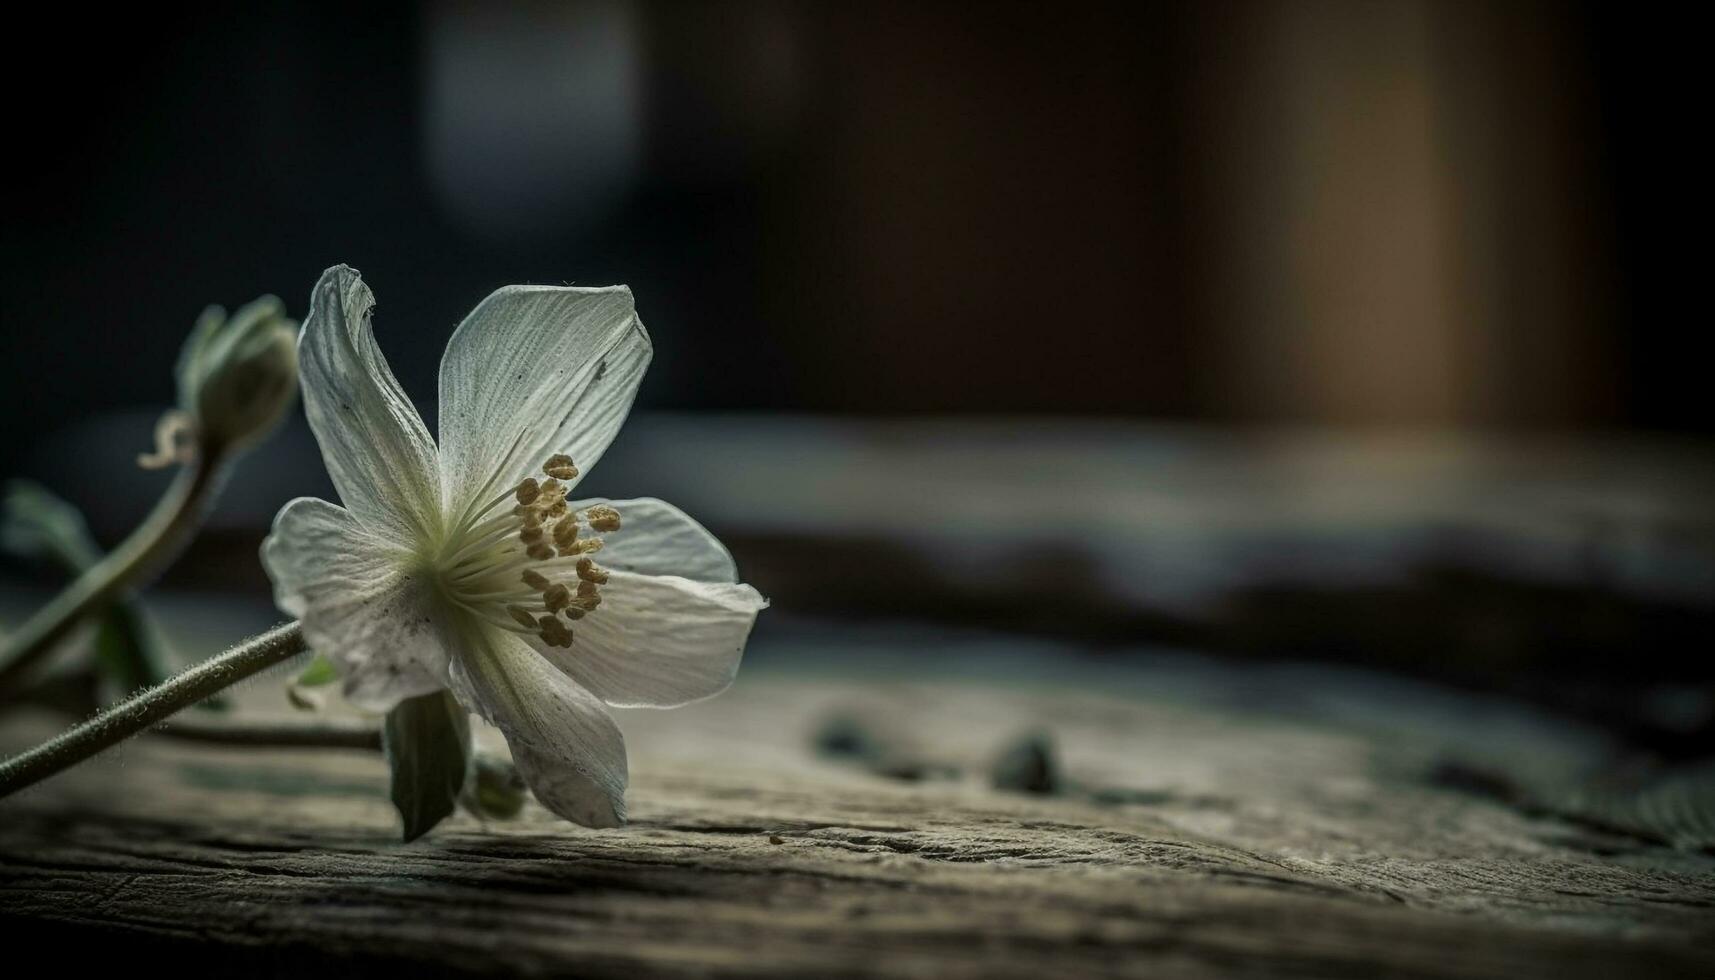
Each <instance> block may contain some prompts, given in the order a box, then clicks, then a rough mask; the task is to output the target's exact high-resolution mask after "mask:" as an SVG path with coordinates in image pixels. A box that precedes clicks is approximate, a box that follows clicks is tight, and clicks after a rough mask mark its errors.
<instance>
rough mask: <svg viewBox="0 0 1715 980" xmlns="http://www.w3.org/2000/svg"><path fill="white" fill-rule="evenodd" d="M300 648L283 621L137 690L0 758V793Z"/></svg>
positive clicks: (294, 631) (291, 626)
mask: <svg viewBox="0 0 1715 980" xmlns="http://www.w3.org/2000/svg"><path fill="white" fill-rule="evenodd" d="M303 651H304V635H303V633H302V632H300V631H299V629H298V624H297V623H287V624H286V625H284V626H276V627H275V628H273V629H271V630H269V631H268V632H266V633H263V634H262V635H261V636H258V637H256V638H255V639H252V640H247V641H245V642H243V643H240V644H239V645H237V646H235V647H233V648H232V649H230V650H228V651H226V652H225V653H222V654H220V655H218V656H215V657H211V658H210V659H208V660H205V661H203V662H202V663H200V664H197V665H196V666H194V667H191V668H188V669H187V670H184V671H183V672H181V673H178V674H175V675H173V676H172V677H170V678H168V679H167V680H166V681H164V682H162V683H161V684H160V685H158V686H156V687H152V688H150V689H149V690H147V691H140V692H138V693H137V694H133V695H132V696H131V697H128V698H126V699H125V700H123V701H121V702H119V703H118V704H116V705H114V706H113V707H111V708H108V709H106V710H104V711H102V712H101V713H100V714H98V715H96V716H95V717H94V718H91V719H90V720H88V721H86V722H84V723H83V724H81V725H79V726H77V727H76V728H73V729H71V730H70V731H68V732H64V733H62V734H60V735H57V736H55V737H54V738H52V739H49V740H48V741H46V742H43V743H42V744H41V745H38V746H36V747H35V748H33V749H30V750H29V751H27V752H24V753H23V754H21V755H17V756H14V757H13V758H11V759H7V760H6V761H5V762H3V763H0V797H6V796H10V795H11V794H13V793H16V792H17V791H18V790H21V789H23V788H24V787H26V786H29V785H31V784H33V783H36V782H39V781H41V780H43V779H46V778H48V777H49V776H52V775H53V774H54V773H56V772H59V771H60V770H62V769H66V768H68V767H70V766H72V765H74V764H76V763H79V762H82V761H83V760H85V759H87V758H89V757H90V756H92V755H95V754H96V753H97V752H100V751H101V750H103V749H105V748H108V747H109V746H112V745H114V744H116V743H118V742H120V741H122V740H123V739H126V738H128V737H130V736H132V735H135V734H137V733H138V732H141V731H143V730H145V729H147V728H149V727H150V726H152V725H154V724H155V723H156V722H159V721H161V720H162V719H164V718H166V717H168V716H170V715H172V714H173V713H174V712H175V711H178V710H179V709H180V708H184V707H187V706H189V705H192V704H195V703H196V702H198V701H201V700H202V699H203V698H206V697H208V696H209V695H211V694H214V693H215V692H216V691H219V690H222V689H223V688H226V687H230V686H231V685H233V684H236V683H237V682H239V681H241V680H243V679H244V678H246V677H249V676H251V675H252V674H255V673H257V672H259V671H263V670H266V669H268V668H269V667H272V666H274V665H275V664H280V663H285V662H286V661H287V660H290V659H291V658H292V657H295V656H297V655H298V654H300V653H302V652H303Z"/></svg>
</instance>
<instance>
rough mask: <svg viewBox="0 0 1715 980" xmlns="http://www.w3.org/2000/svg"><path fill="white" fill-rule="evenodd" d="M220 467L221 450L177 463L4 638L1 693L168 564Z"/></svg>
mask: <svg viewBox="0 0 1715 980" xmlns="http://www.w3.org/2000/svg"><path fill="white" fill-rule="evenodd" d="M223 470H224V467H223V466H222V463H221V459H220V454H218V453H213V452H210V453H208V454H207V455H204V456H200V457H199V458H198V460H197V461H196V462H194V463H191V464H189V465H187V466H185V467H184V468H183V469H181V470H180V471H179V475H178V476H177V477H176V478H175V479H174V480H173V483H172V485H171V486H170V487H168V488H167V492H166V494H165V495H164V496H162V497H161V500H160V502H159V503H157V504H156V505H155V509H154V510H153V511H151V512H150V513H149V516H148V518H147V519H145V520H144V521H143V523H142V524H139V525H138V526H137V529H136V530H135V531H132V532H131V536H130V537H128V538H126V539H125V540H124V541H123V542H122V543H121V544H120V545H119V547H117V548H115V549H113V551H112V552H110V553H109V554H108V555H107V557H105V558H103V559H101V561H99V562H97V563H96V564H95V565H94V566H93V567H91V568H90V569H89V570H88V571H87V572H85V573H83V574H82V575H80V576H78V577H77V580H76V581H74V582H73V583H72V584H70V585H68V586H66V588H65V589H64V590H63V591H62V592H60V594H59V595H57V596H54V598H53V601H51V602H49V603H48V604H47V605H45V606H43V607H42V608H41V609H38V610H37V611H36V613H35V615H33V616H31V617H30V618H29V619H28V620H27V621H25V623H24V624H23V625H22V626H20V627H18V630H17V632H15V633H13V634H12V635H10V636H8V637H7V638H6V642H5V645H4V646H3V647H0V696H3V695H6V694H10V693H12V692H13V691H16V690H17V689H18V687H19V686H20V685H21V682H22V681H23V680H24V678H25V676H26V675H27V674H28V673H29V672H30V671H31V670H32V669H33V668H34V667H36V666H37V664H38V663H39V662H40V661H41V660H42V658H43V657H45V656H47V655H48V654H49V653H50V652H51V651H52V650H53V648H54V644H55V642H56V641H58V640H59V639H60V638H61V637H63V636H65V634H66V633H67V632H68V631H70V630H71V628H72V627H74V626H76V625H77V624H78V623H79V622H80V621H81V620H83V618H84V617H86V616H88V615H90V614H92V613H96V612H100V611H101V610H103V609H105V608H106V607H107V606H108V605H109V604H110V603H111V602H112V601H113V600H114V599H115V598H117V597H118V595H119V594H120V592H121V591H122V590H124V589H126V588H130V587H134V586H137V585H140V584H142V582H143V581H144V580H145V579H146V578H147V577H148V576H150V575H153V574H154V573H156V572H158V571H159V570H160V568H161V566H162V565H164V564H166V562H167V561H168V560H169V559H170V558H171V557H172V556H173V554H175V553H176V552H177V551H178V549H179V548H180V546H182V545H183V544H184V543H185V541H186V540H187V539H188V538H189V537H190V534H191V532H193V531H195V530H196V527H197V525H198V524H199V523H200V522H201V520H202V512H203V505H204V504H205V503H206V502H207V501H208V499H209V497H210V496H212V494H213V492H214V491H215V489H216V488H217V487H219V486H220V482H221V478H222V476H223Z"/></svg>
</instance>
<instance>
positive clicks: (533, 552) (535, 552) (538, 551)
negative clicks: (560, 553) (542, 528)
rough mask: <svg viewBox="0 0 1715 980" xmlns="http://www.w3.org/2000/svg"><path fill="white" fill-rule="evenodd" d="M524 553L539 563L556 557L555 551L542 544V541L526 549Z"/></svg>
mask: <svg viewBox="0 0 1715 980" xmlns="http://www.w3.org/2000/svg"><path fill="white" fill-rule="evenodd" d="M524 553H525V554H527V555H529V556H530V557H531V558H534V559H536V560H537V561H547V560H548V559H550V558H552V557H554V549H552V548H550V547H548V546H547V544H545V543H544V542H541V541H538V542H536V543H535V544H533V545H531V546H530V547H528V548H526V549H524Z"/></svg>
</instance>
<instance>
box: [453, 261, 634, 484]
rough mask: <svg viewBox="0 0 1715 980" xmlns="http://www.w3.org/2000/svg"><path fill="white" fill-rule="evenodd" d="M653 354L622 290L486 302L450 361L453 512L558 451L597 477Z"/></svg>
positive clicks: (522, 295) (504, 296) (456, 340)
mask: <svg viewBox="0 0 1715 980" xmlns="http://www.w3.org/2000/svg"><path fill="white" fill-rule="evenodd" d="M651 353H652V348H651V346H650V342H649V334H648V332H646V331H645V330H644V329H643V324H642V322H640V321H639V320H638V319H637V312H636V309H635V308H634V307H633V305H632V300H631V290H630V289H629V288H627V287H625V286H608V287H604V288H600V289H586V288H556V287H551V286H507V287H505V288H504V289H500V290H497V291H495V292H494V293H492V294H490V295H489V297H488V298H487V299H485V300H483V301H482V302H481V303H479V304H477V307H476V309H474V310H472V311H471V312H470V315H469V316H467V317H465V319H464V322H463V323H461V324H459V328H458V330H457V331H455V332H454V333H453V337H452V340H450V341H448V342H447V352H446V356H445V357H443V358H442V359H441V384H440V389H441V408H440V411H441V483H442V487H443V499H444V500H445V501H446V505H447V509H448V511H449V512H450V513H458V512H459V511H460V510H462V509H463V507H465V506H466V505H468V504H471V503H473V502H477V501H485V500H486V499H487V498H489V497H491V496H493V495H494V494H495V493H496V492H499V491H503V490H504V489H505V488H506V487H508V486H510V485H512V484H514V483H516V482H518V481H519V480H522V479H523V478H524V477H526V476H529V475H530V474H531V473H533V472H535V470H536V467H538V466H540V465H541V464H542V462H543V461H544V460H546V459H547V458H548V457H549V456H551V455H553V454H555V453H567V454H569V455H570V456H571V457H572V461H573V462H574V463H575V464H576V465H577V467H578V469H579V471H580V472H588V471H589V469H590V467H592V466H594V465H595V463H596V460H598V459H599V458H601V454H602V453H603V452H604V451H605V450H606V449H607V445H608V443H610V442H612V441H613V436H614V434H615V433H616V432H618V431H619V426H620V424H621V423H622V422H624V421H625V415H626V413H627V412H628V411H630V410H631V401H632V399H633V398H635V397H636V395H637V384H638V382H639V381H640V380H642V378H643V371H644V369H645V368H646V367H648V366H649V358H650V355H651ZM538 475H540V474H538ZM567 482H568V483H569V484H575V483H576V482H577V481H576V479H573V480H571V481H567Z"/></svg>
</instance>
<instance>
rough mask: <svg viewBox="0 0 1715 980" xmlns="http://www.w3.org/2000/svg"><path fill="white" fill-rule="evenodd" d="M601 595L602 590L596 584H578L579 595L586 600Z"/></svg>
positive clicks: (587, 582) (588, 582)
mask: <svg viewBox="0 0 1715 980" xmlns="http://www.w3.org/2000/svg"><path fill="white" fill-rule="evenodd" d="M600 594H601V590H599V589H597V588H596V586H595V583H594V582H590V581H583V582H579V583H578V595H580V596H583V597H584V598H586V599H588V598H589V597H590V596H594V595H600Z"/></svg>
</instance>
